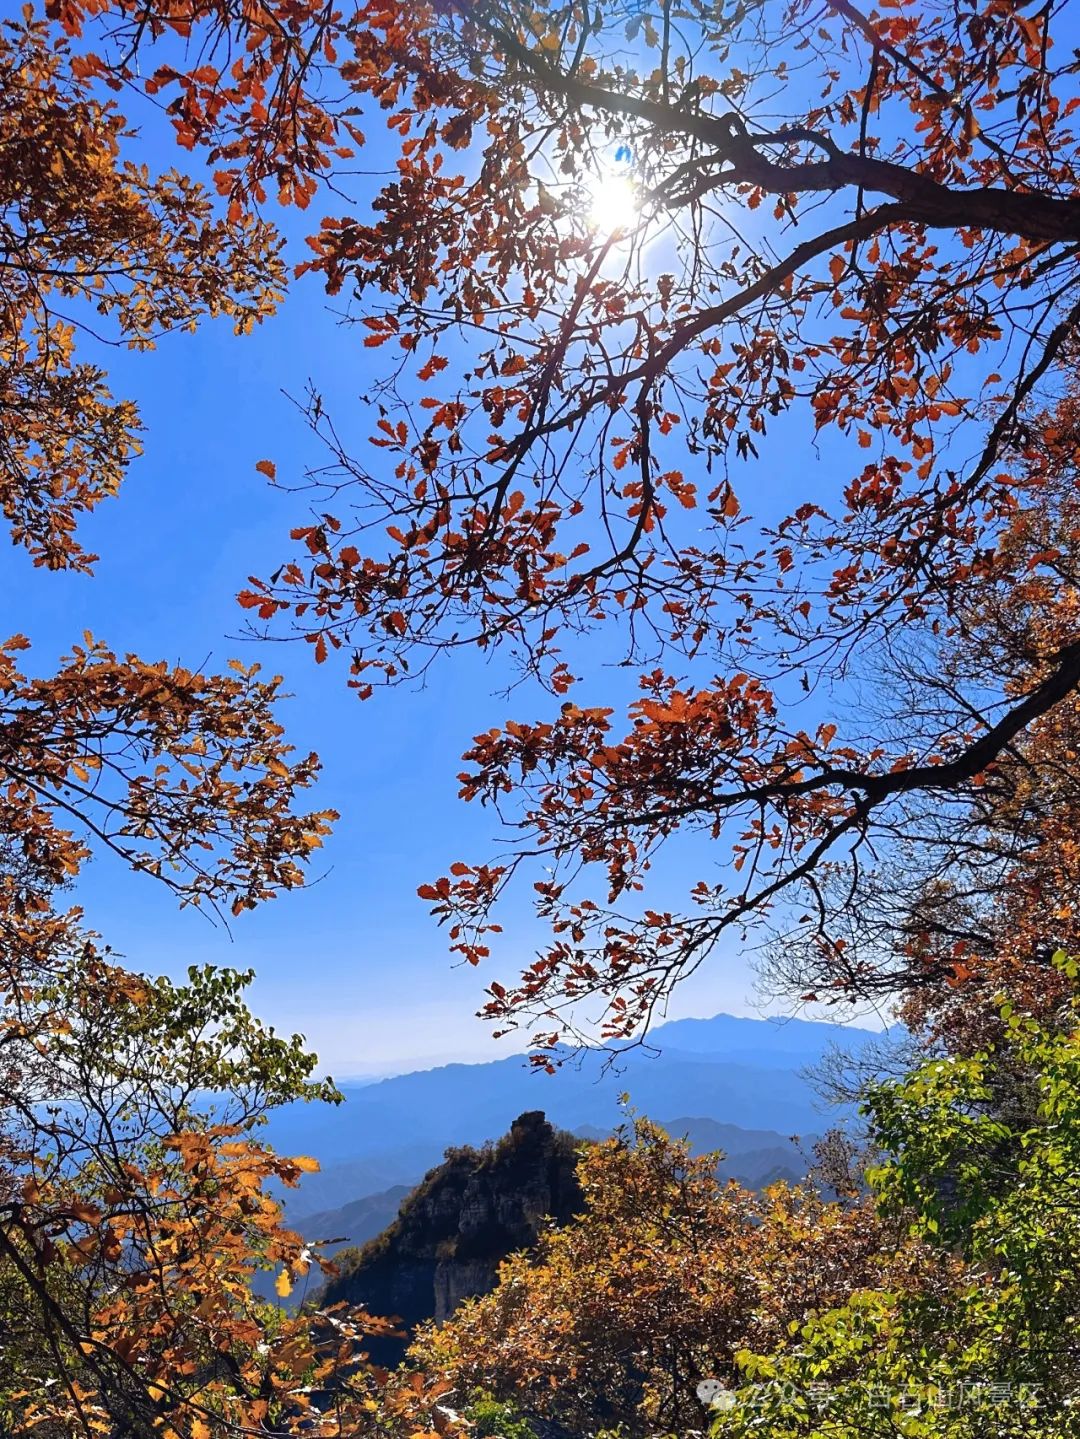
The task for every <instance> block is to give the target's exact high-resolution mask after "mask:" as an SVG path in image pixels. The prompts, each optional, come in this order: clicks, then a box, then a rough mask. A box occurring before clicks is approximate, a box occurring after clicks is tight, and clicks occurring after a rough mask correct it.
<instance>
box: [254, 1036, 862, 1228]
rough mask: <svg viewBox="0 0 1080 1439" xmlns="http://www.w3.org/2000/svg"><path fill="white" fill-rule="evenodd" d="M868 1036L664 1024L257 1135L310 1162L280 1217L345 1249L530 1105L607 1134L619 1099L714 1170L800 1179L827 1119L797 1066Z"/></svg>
mask: <svg viewBox="0 0 1080 1439" xmlns="http://www.w3.org/2000/svg"><path fill="white" fill-rule="evenodd" d="M880 1039H881V1035H880V1033H879V1032H875V1031H870V1030H865V1029H857V1028H854V1027H851V1026H841V1025H831V1024H822V1023H816V1022H811V1021H807V1020H799V1019H788V1020H783V1021H777V1020H771V1019H746V1018H737V1017H735V1016H732V1015H726V1014H720V1015H716V1016H714V1017H713V1018H711V1019H683V1020H675V1021H672V1022H671V1023H668V1024H664V1025H660V1026H658V1027H657V1029H656V1030H655V1031H654V1032H653V1034H652V1035H650V1039H649V1045H648V1047H646V1046H640V1047H638V1048H636V1049H632V1050H630V1051H628V1052H627V1053H625V1054H623V1055H621V1056H619V1057H618V1058H617V1059H615V1060H613V1059H612V1057H611V1056H610V1055H608V1054H606V1053H603V1052H601V1051H596V1050H586V1051H584V1052H579V1053H576V1054H571V1053H570V1052H569V1051H567V1052H565V1053H563V1054H561V1055H558V1056H557V1058H559V1059H560V1060H561V1061H562V1062H561V1064H560V1065H559V1066H558V1068H557V1070H556V1073H555V1074H546V1073H543V1072H539V1071H536V1070H534V1069H532V1068H530V1066H529V1065H528V1063H527V1061H526V1059H525V1058H524V1057H523V1056H521V1055H513V1056H511V1057H510V1058H506V1059H498V1060H493V1061H491V1062H489V1063H479V1064H451V1065H445V1066H442V1067H440V1068H437V1069H430V1070H422V1071H418V1072H416V1073H412V1074H402V1075H396V1076H394V1077H392V1078H389V1079H383V1080H380V1081H378V1082H375V1083H368V1084H364V1085H362V1086H357V1087H353V1086H349V1085H347V1084H343V1085H342V1086H341V1089H342V1093H343V1095H344V1102H343V1103H342V1104H341V1105H338V1106H329V1105H303V1104H293V1105H289V1106H286V1107H285V1108H284V1109H282V1110H279V1111H277V1112H276V1113H275V1115H274V1116H273V1118H272V1119H271V1122H270V1125H269V1127H268V1131H267V1134H266V1137H267V1138H269V1140H270V1142H271V1143H272V1144H273V1145H274V1146H275V1148H276V1149H277V1150H278V1152H279V1153H283V1154H307V1155H311V1156H313V1157H314V1158H316V1159H318V1161H319V1163H320V1165H321V1170H320V1172H319V1173H317V1174H310V1175H305V1176H304V1179H303V1181H302V1183H301V1187H300V1189H299V1190H298V1191H292V1192H290V1193H288V1194H286V1195H285V1196H283V1197H284V1199H285V1202H286V1206H287V1211H288V1214H289V1218H290V1222H292V1223H296V1224H297V1225H298V1227H301V1228H302V1229H303V1228H304V1226H301V1225H300V1224H299V1220H300V1218H301V1217H302V1216H308V1217H309V1219H310V1217H311V1216H316V1217H318V1220H319V1224H318V1227H319V1228H325V1227H326V1226H327V1225H329V1226H330V1227H331V1228H332V1227H334V1225H335V1224H349V1225H351V1226H352V1232H349V1231H347V1232H349V1238H350V1239H351V1240H352V1242H354V1243H355V1242H358V1241H359V1240H362V1239H363V1238H366V1237H369V1235H370V1234H371V1233H377V1232H378V1230H377V1229H371V1228H370V1225H371V1224H373V1223H375V1221H376V1218H381V1217H384V1216H385V1215H386V1214H387V1213H388V1212H389V1210H390V1208H391V1207H392V1206H393V1205H394V1199H393V1198H391V1197H388V1196H389V1194H390V1192H391V1191H393V1190H395V1189H400V1187H402V1186H412V1185H414V1184H415V1183H417V1182H418V1181H419V1180H420V1178H421V1177H422V1176H423V1175H424V1174H425V1173H426V1172H427V1171H428V1170H429V1169H430V1168H431V1167H432V1166H433V1165H435V1164H437V1163H438V1162H439V1160H440V1159H441V1157H442V1155H443V1152H444V1151H445V1150H446V1149H447V1148H448V1147H451V1146H457V1145H464V1144H471V1145H480V1144H483V1143H484V1141H485V1140H488V1139H491V1138H493V1137H495V1136H498V1135H500V1134H504V1133H505V1132H506V1131H507V1130H508V1129H509V1127H510V1125H511V1123H512V1121H513V1120H514V1118H515V1117H516V1116H517V1115H519V1114H521V1113H522V1112H523V1111H527V1110H538V1109H542V1110H543V1111H544V1112H545V1113H546V1114H547V1116H548V1117H549V1119H550V1120H551V1122H552V1123H553V1124H554V1125H556V1126H557V1127H558V1128H560V1129H563V1130H569V1131H572V1132H574V1133H577V1134H579V1135H583V1136H585V1137H589V1136H590V1135H592V1136H593V1137H595V1136H596V1135H597V1134H607V1133H610V1132H611V1130H612V1129H614V1128H615V1127H616V1126H617V1125H619V1124H620V1123H621V1122H622V1121H623V1120H624V1119H625V1109H624V1107H623V1105H622V1104H621V1102H620V1097H621V1096H623V1095H628V1096H629V1102H630V1104H631V1105H632V1106H633V1107H634V1108H635V1109H636V1110H637V1111H639V1112H640V1113H643V1114H646V1115H648V1116H649V1117H650V1118H654V1119H657V1120H659V1121H661V1122H666V1127H669V1128H671V1129H672V1130H673V1131H674V1132H676V1133H682V1132H684V1128H683V1127H685V1132H688V1133H689V1134H690V1138H691V1140H692V1142H693V1143H694V1146H695V1148H696V1149H698V1150H699V1151H700V1150H704V1149H715V1148H719V1149H721V1150H723V1151H724V1152H725V1153H726V1154H727V1155H728V1156H729V1157H728V1160H727V1166H726V1169H725V1172H729V1173H731V1174H732V1175H733V1176H734V1177H739V1178H742V1179H743V1180H744V1182H750V1183H755V1184H756V1183H761V1182H768V1177H767V1176H768V1174H769V1171H770V1169H775V1170H776V1172H777V1176H778V1177H784V1176H785V1175H786V1177H793V1176H792V1170H793V1169H794V1170H795V1171H796V1172H802V1171H801V1169H800V1167H799V1166H800V1164H801V1159H799V1158H798V1154H799V1151H798V1150H797V1149H796V1147H795V1146H793V1145H792V1144H791V1142H790V1137H791V1136H792V1135H799V1136H801V1137H802V1138H803V1140H804V1141H805V1140H806V1139H807V1138H808V1137H810V1136H813V1135H815V1134H819V1133H820V1132H821V1131H822V1130H823V1129H825V1128H826V1127H828V1125H829V1124H830V1123H834V1122H835V1118H836V1116H835V1115H830V1114H827V1113H824V1112H823V1111H822V1109H821V1107H820V1103H819V1101H818V1100H817V1097H816V1095H815V1093H814V1091H813V1090H812V1088H811V1087H810V1085H809V1084H808V1083H807V1080H806V1078H805V1075H804V1071H805V1070H806V1069H807V1068H808V1067H810V1066H813V1065H815V1064H817V1063H818V1062H820V1060H821V1059H822V1058H823V1057H824V1056H825V1054H826V1053H828V1052H829V1051H830V1050H831V1049H833V1048H836V1047H840V1048H842V1049H844V1050H846V1051H847V1052H849V1053H852V1054H857V1053H859V1052H867V1051H868V1050H869V1049H870V1048H871V1047H872V1046H874V1045H875V1044H877V1043H878V1042H880ZM682 1116H690V1117H689V1118H682ZM755 1131H756V1133H755ZM762 1176H765V1177H764V1178H763V1177H762ZM361 1200H367V1201H370V1202H369V1203H368V1205H367V1208H366V1209H363V1210H354V1211H352V1213H351V1214H350V1216H349V1217H348V1219H347V1220H344V1219H342V1218H341V1216H340V1211H341V1210H342V1207H343V1206H346V1207H351V1206H353V1205H355V1204H356V1203H357V1202H358V1201H361ZM365 1216H366V1217H365ZM380 1227H382V1226H380ZM308 1237H311V1238H336V1237H338V1235H337V1234H326V1233H320V1234H315V1233H311V1234H310V1235H309V1236H308Z"/></svg>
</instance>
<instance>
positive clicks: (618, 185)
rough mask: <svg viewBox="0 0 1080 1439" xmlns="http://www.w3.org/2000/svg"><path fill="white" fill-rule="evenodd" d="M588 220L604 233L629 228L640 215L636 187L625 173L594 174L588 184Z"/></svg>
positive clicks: (614, 232) (615, 232)
mask: <svg viewBox="0 0 1080 1439" xmlns="http://www.w3.org/2000/svg"><path fill="white" fill-rule="evenodd" d="M590 189H591V194H590V199H589V223H590V225H591V226H592V228H593V229H594V230H600V231H602V232H603V233H604V234H607V235H616V234H618V233H619V232H620V231H624V230H632V229H633V228H634V227H635V226H636V225H637V223H638V221H639V220H640V219H641V202H640V197H639V193H638V187H637V185H635V183H634V181H633V180H632V179H631V178H630V176H629V175H627V174H620V173H618V172H612V171H609V172H608V173H607V174H604V175H597V177H596V179H595V180H594V181H593V183H592V185H591V187H590Z"/></svg>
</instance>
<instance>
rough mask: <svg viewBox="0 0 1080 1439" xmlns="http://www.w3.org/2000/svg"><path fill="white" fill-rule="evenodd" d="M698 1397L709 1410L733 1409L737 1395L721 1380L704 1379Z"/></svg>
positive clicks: (699, 1387) (698, 1388) (699, 1386)
mask: <svg viewBox="0 0 1080 1439" xmlns="http://www.w3.org/2000/svg"><path fill="white" fill-rule="evenodd" d="M697 1397H698V1398H699V1399H700V1400H701V1402H702V1404H704V1405H705V1406H706V1408H708V1409H719V1410H724V1409H733V1408H734V1407H735V1394H734V1392H733V1391H732V1390H731V1389H728V1388H727V1386H726V1385H725V1384H724V1383H723V1382H722V1381H721V1380H719V1379H703V1380H702V1381H701V1383H700V1384H699V1385H698V1387H697Z"/></svg>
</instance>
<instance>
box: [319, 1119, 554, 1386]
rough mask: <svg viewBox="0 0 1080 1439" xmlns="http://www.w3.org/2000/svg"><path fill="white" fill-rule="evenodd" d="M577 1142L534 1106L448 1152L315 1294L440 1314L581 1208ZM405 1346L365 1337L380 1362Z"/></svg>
mask: <svg viewBox="0 0 1080 1439" xmlns="http://www.w3.org/2000/svg"><path fill="white" fill-rule="evenodd" d="M581 1142H582V1141H581V1140H578V1139H575V1137H574V1136H573V1135H570V1134H566V1133H564V1132H562V1131H559V1130H556V1129H554V1128H553V1127H552V1126H551V1125H550V1124H549V1123H548V1122H547V1120H546V1119H545V1117H544V1115H543V1114H542V1113H540V1112H539V1111H534V1112H530V1113H527V1114H522V1115H521V1116H520V1117H519V1118H518V1119H516V1120H514V1122H513V1124H512V1125H511V1127H510V1132H509V1133H508V1134H507V1135H505V1136H504V1137H503V1138H502V1139H501V1140H499V1141H498V1143H496V1144H487V1145H485V1146H484V1147H483V1148H482V1149H474V1148H472V1147H463V1148H458V1149H449V1150H447V1152H446V1158H445V1160H444V1161H443V1163H442V1164H440V1165H439V1166H438V1167H437V1168H435V1169H432V1170H431V1171H430V1172H429V1173H428V1174H427V1175H426V1176H425V1177H424V1179H423V1181H422V1182H421V1183H420V1184H419V1185H418V1186H417V1188H416V1189H414V1190H413V1191H412V1193H411V1194H409V1195H408V1196H407V1198H406V1199H405V1200H404V1201H403V1202H402V1205H401V1208H400V1210H399V1211H398V1216H397V1218H396V1219H395V1220H394V1222H393V1223H392V1224H391V1225H390V1227H389V1228H388V1229H386V1230H384V1231H383V1233H382V1234H380V1235H379V1236H378V1238H376V1239H373V1240H371V1241H370V1242H369V1243H367V1244H365V1245H364V1246H363V1247H362V1248H361V1249H358V1250H354V1251H343V1252H342V1253H340V1254H338V1255H337V1258H336V1262H337V1264H338V1265H339V1267H340V1272H339V1274H338V1276H337V1278H335V1279H333V1280H331V1281H330V1283H329V1284H328V1285H327V1286H326V1289H325V1291H324V1293H323V1295H322V1302H323V1303H325V1304H334V1303H337V1302H338V1301H340V1300H347V1301H348V1302H349V1303H352V1304H361V1305H363V1307H364V1308H365V1309H367V1310H368V1312H369V1313H372V1314H382V1315H387V1316H389V1315H395V1316H397V1317H398V1318H399V1319H400V1320H401V1322H402V1326H403V1327H404V1328H406V1329H408V1330H411V1329H412V1328H413V1327H414V1326H415V1325H416V1324H418V1323H420V1322H421V1321H423V1320H426V1319H431V1318H435V1319H436V1320H438V1321H439V1322H441V1321H442V1320H444V1319H446V1318H447V1317H448V1315H450V1314H451V1313H453V1311H454V1309H455V1308H456V1307H457V1306H458V1304H460V1303H461V1301H462V1300H463V1299H466V1298H469V1297H470V1296H471V1295H474V1294H483V1293H486V1292H487V1291H488V1290H489V1289H491V1287H492V1286H493V1285H494V1283H495V1276H496V1271H497V1269H498V1266H499V1262H500V1260H502V1259H504V1258H505V1257H506V1255H508V1254H511V1253H513V1252H514V1251H515V1250H517V1249H523V1248H527V1247H528V1246H529V1245H531V1244H533V1243H534V1242H535V1240H536V1237H537V1235H538V1233H539V1232H540V1228H541V1226H542V1224H543V1223H544V1222H545V1220H547V1219H551V1220H554V1221H555V1223H557V1224H564V1223H566V1222H567V1220H569V1219H570V1218H571V1217H572V1215H573V1214H575V1213H576V1212H578V1211H579V1210H580V1209H581V1207H582V1202H581V1190H580V1189H579V1187H578V1183H577V1176H576V1172H575V1166H576V1163H577V1156H578V1152H579V1149H580V1146H581ZM403 1349H404V1344H403V1342H401V1341H393V1340H381V1341H379V1340H377V1341H373V1342H372V1345H371V1353H372V1357H373V1358H374V1359H375V1360H376V1361H377V1362H379V1363H383V1364H390V1363H395V1362H397V1360H398V1359H399V1358H400V1357H401V1354H402V1352H403Z"/></svg>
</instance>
